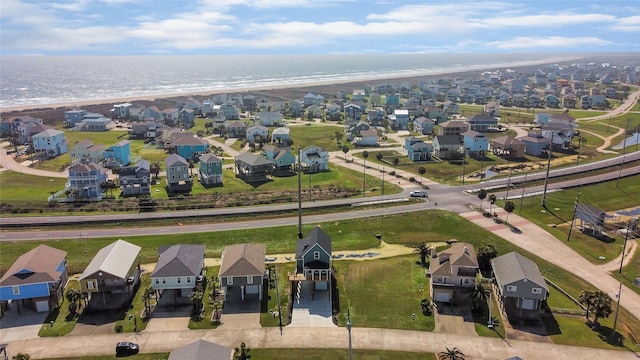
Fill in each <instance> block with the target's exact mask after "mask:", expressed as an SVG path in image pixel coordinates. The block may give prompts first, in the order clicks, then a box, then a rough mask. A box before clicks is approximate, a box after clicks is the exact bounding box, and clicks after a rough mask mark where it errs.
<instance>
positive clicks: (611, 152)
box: [580, 126, 624, 154]
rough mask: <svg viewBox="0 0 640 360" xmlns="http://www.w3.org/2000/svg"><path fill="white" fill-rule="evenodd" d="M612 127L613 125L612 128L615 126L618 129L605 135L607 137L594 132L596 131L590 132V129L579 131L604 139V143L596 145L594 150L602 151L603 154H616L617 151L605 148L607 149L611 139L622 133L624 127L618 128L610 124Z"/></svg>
mask: <svg viewBox="0 0 640 360" xmlns="http://www.w3.org/2000/svg"><path fill="white" fill-rule="evenodd" d="M612 127H614V128H616V129H618V131H616V133H615V134H612V135H609V136H607V137H604V136H602V135H598V134H596V133H594V132H592V131H588V130H580V131H582V132H586V133H587V134H591V135H593V136H595V137H598V138H600V139H602V140H604V144H602V145H600V146H598V147H597V148H596V151H598V152H601V153H604V154H617V153H618V152H617V151H613V150H606V149H607V148H608V147H609V146H611V142H612V141H613V139H614V138H615V137H616V136H619V135H622V133H624V129H622V128H619V127H617V126H612Z"/></svg>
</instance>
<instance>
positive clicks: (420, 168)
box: [418, 166, 427, 184]
mask: <svg viewBox="0 0 640 360" xmlns="http://www.w3.org/2000/svg"><path fill="white" fill-rule="evenodd" d="M426 172H427V169H425V168H424V166H420V167H419V168H418V174H420V184H422V176H423V175H424V174H425V173H426Z"/></svg>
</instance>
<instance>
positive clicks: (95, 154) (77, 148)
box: [69, 140, 104, 164]
mask: <svg viewBox="0 0 640 360" xmlns="http://www.w3.org/2000/svg"><path fill="white" fill-rule="evenodd" d="M103 154H104V146H103V145H94V144H93V141H91V140H81V141H78V142H76V143H75V144H74V145H73V148H72V149H71V152H70V153H69V156H70V157H71V162H72V163H74V164H78V163H79V164H90V163H96V164H99V163H100V162H101V161H102V155H103Z"/></svg>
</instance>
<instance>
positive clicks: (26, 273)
mask: <svg viewBox="0 0 640 360" xmlns="http://www.w3.org/2000/svg"><path fill="white" fill-rule="evenodd" d="M68 279H69V274H68V272H67V252H66V251H62V250H58V249H56V248H52V247H50V246H47V245H39V246H37V247H35V248H33V249H31V250H29V251H28V252H26V253H24V254H22V255H20V257H18V259H16V261H14V263H13V264H12V265H11V266H9V268H8V269H6V271H5V273H4V275H2V278H0V301H1V302H3V303H4V302H8V301H12V302H13V304H15V306H16V307H17V308H18V313H20V308H21V307H22V308H29V309H33V310H35V311H37V312H48V311H51V310H53V309H54V308H55V307H56V306H57V305H58V304H60V303H62V301H63V300H64V298H63V291H64V287H65V286H66V285H67V280H68Z"/></svg>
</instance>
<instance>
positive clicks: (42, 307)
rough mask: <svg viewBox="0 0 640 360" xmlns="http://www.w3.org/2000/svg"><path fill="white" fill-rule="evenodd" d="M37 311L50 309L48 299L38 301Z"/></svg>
mask: <svg viewBox="0 0 640 360" xmlns="http://www.w3.org/2000/svg"><path fill="white" fill-rule="evenodd" d="M36 311H37V312H47V311H49V302H48V301H47V300H40V301H36Z"/></svg>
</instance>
